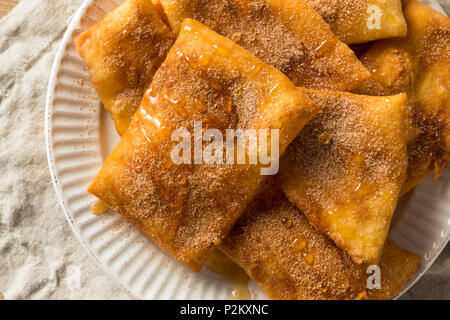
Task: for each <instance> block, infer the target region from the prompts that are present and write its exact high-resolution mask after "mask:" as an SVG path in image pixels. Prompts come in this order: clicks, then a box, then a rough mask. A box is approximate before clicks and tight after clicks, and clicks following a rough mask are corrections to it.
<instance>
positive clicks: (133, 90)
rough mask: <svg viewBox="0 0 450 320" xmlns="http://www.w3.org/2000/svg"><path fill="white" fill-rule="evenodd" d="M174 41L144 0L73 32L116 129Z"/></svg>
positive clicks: (126, 119) (122, 127) (126, 120)
mask: <svg viewBox="0 0 450 320" xmlns="http://www.w3.org/2000/svg"><path fill="white" fill-rule="evenodd" d="M174 41H175V35H174V34H173V33H172V32H171V31H170V30H169V28H168V27H167V26H166V25H165V24H164V22H163V21H162V19H161V18H160V15H159V14H158V11H157V9H156V8H155V7H154V5H153V4H152V2H151V1H146V0H127V1H125V2H124V3H123V4H122V5H121V6H119V7H117V8H116V9H115V10H113V11H112V12H110V13H109V14H107V15H106V16H105V18H104V19H103V20H102V21H100V22H99V23H97V24H96V25H94V26H92V27H91V28H89V29H88V30H86V31H85V32H83V33H82V34H81V35H80V36H79V37H78V38H77V40H76V48H77V51H78V53H79V54H80V56H81V57H82V58H83V59H84V61H85V62H86V64H87V65H88V68H89V72H90V75H91V79H92V83H93V85H94V88H95V89H96V91H97V93H98V96H99V98H100V100H101V101H102V102H103V105H104V106H105V108H106V110H108V111H109V113H111V115H112V117H113V119H114V122H115V125H116V129H117V132H118V133H119V134H120V135H122V134H123V133H124V132H125V131H126V129H127V128H128V125H129V124H130V122H131V118H132V117H133V115H134V112H135V111H136V109H137V108H138V107H139V104H140V102H141V100H142V97H143V95H144V91H145V90H146V88H148V86H149V85H150V84H151V82H152V79H153V76H154V74H155V72H156V70H157V69H158V68H159V66H160V65H161V63H162V62H163V61H164V59H165V58H166V55H167V53H168V52H169V49H170V47H171V46H172V44H173V43H174Z"/></svg>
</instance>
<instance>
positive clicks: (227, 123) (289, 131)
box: [88, 19, 318, 271]
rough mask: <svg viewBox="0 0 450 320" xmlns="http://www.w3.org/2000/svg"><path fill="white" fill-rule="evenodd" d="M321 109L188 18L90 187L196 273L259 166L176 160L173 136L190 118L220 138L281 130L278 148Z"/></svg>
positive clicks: (252, 186)
mask: <svg viewBox="0 0 450 320" xmlns="http://www.w3.org/2000/svg"><path fill="white" fill-rule="evenodd" d="M317 111H318V107H317V106H316V105H314V104H313V103H312V102H311V101H310V100H309V99H308V98H307V97H306V96H305V95H304V94H303V93H302V92H300V91H299V90H298V89H297V88H296V87H295V86H294V85H293V84H292V83H291V82H290V81H289V79H288V78H286V77H285V76H284V75H283V74H282V73H281V72H279V71H277V70H276V69H274V68H272V67H270V66H268V65H266V64H265V63H263V62H262V61H261V60H259V59H257V58H256V57H254V56H252V55H251V54H250V53H248V52H247V51H245V50H244V49H242V48H241V47H239V46H237V45H236V44H234V43H233V42H232V41H230V40H228V39H226V38H224V37H221V36H219V35H218V34H216V33H214V32H213V31H211V30H210V29H208V28H206V27H205V26H203V25H202V24H200V23H199V22H196V21H194V20H190V19H187V20H186V21H185V23H184V25H183V28H182V31H181V32H180V35H179V38H178V39H177V41H176V43H175V44H174V46H173V48H172V49H171V50H170V52H169V55H168V57H167V59H166V60H165V62H164V63H163V64H162V66H161V68H160V69H159V71H158V72H157V73H156V75H155V77H154V81H153V83H152V85H151V87H150V89H149V90H148V91H147V92H146V93H145V95H144V98H143V101H142V104H141V107H140V108H139V109H138V111H137V112H136V115H135V117H134V119H133V121H132V123H131V125H130V127H129V129H128V131H127V132H126V133H125V135H124V136H123V137H122V140H121V141H120V143H119V145H118V146H117V147H116V148H115V149H114V151H113V152H112V154H111V155H110V156H109V158H108V159H107V160H106V162H105V164H104V166H103V168H102V170H101V171H100V173H99V174H98V175H97V177H96V178H95V179H94V181H93V182H92V184H91V186H90V187H89V190H88V191H89V192H91V193H92V194H94V195H96V196H97V197H98V198H100V199H101V200H103V201H104V202H106V203H107V204H108V205H109V206H110V207H111V208H113V209H115V210H117V211H118V212H119V213H121V214H122V215H123V216H125V217H126V218H128V219H129V220H131V221H132V222H133V223H135V224H136V225H137V226H138V227H139V228H140V229H141V230H142V231H143V232H144V233H145V234H146V235H148V236H149V237H151V238H152V239H153V240H155V242H156V243H157V244H158V245H159V246H161V247H162V248H163V249H165V250H166V251H168V252H169V253H171V254H172V255H173V256H174V257H175V258H177V259H178V260H179V261H181V262H182V263H185V264H186V265H188V266H189V267H191V268H192V269H194V270H197V271H198V270H199V269H200V268H201V265H202V263H203V262H204V260H205V259H206V257H207V256H208V255H209V254H210V252H211V250H212V249H213V248H214V247H215V246H217V245H218V244H220V243H221V241H222V240H223V238H224V237H225V236H226V235H227V234H228V232H229V231H230V229H231V227H232V226H233V224H234V223H235V222H236V220H237V219H238V218H239V217H240V216H241V215H242V213H243V211H244V209H245V207H246V206H247V204H248V203H249V201H250V200H251V199H252V198H253V197H254V196H255V194H256V193H257V192H258V190H259V188H260V185H261V183H262V182H263V180H264V177H263V176H261V172H260V168H261V167H262V165H260V164H257V165H251V164H246V165H223V164H192V165H189V164H181V165H175V164H174V163H173V161H172V159H171V156H170V154H171V151H172V150H173V148H174V146H175V145H177V144H178V141H177V142H172V141H171V135H172V132H173V131H174V130H176V129H180V128H182V127H184V128H186V129H187V130H188V131H189V132H191V133H192V131H193V130H191V129H192V127H193V122H194V120H196V121H202V123H203V130H204V131H205V130H207V129H212V128H213V129H219V130H220V131H221V133H222V134H223V136H225V130H226V129H238V128H239V129H267V128H269V129H280V134H279V135H280V141H279V146H280V153H283V151H284V150H285V148H286V147H287V145H288V144H289V143H290V142H291V141H292V139H293V138H294V137H295V136H296V135H297V134H298V132H299V131H300V130H301V128H302V127H303V126H304V124H305V123H306V122H307V121H308V120H309V119H310V118H311V117H312V116H313V115H314V114H315V113H317ZM269 138H270V136H269ZM192 148H193V147H192ZM268 148H270V143H269V144H268ZM266 151H268V152H269V151H270V150H266ZM269 153H270V152H269ZM224 155H225V152H224ZM247 155H249V154H248V153H247ZM247 163H248V162H247Z"/></svg>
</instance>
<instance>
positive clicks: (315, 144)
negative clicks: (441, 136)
mask: <svg viewBox="0 0 450 320" xmlns="http://www.w3.org/2000/svg"><path fill="white" fill-rule="evenodd" d="M306 93H307V95H308V96H309V97H310V98H311V99H312V100H313V101H314V102H316V104H317V105H319V106H320V107H321V108H322V112H321V113H320V114H318V115H317V116H316V117H314V118H313V119H312V120H311V121H310V122H309V123H308V124H307V126H306V127H305V128H304V129H303V130H302V132H301V133H300V135H299V136H298V137H297V138H296V139H295V140H294V142H292V144H291V145H290V146H289V147H288V149H287V151H286V154H285V156H284V157H283V158H282V160H281V166H280V174H279V181H280V184H281V186H282V188H283V190H284V192H285V193H286V194H287V196H288V198H289V200H291V201H292V202H293V203H295V204H296V205H297V207H298V208H299V209H300V210H301V211H302V212H303V213H304V214H305V216H306V217H307V219H308V220H309V221H310V223H311V224H313V225H314V226H315V227H316V228H317V229H318V230H319V231H321V232H323V233H325V234H327V235H328V236H329V237H330V238H331V239H333V241H334V242H335V243H336V244H337V245H338V246H339V247H341V248H342V249H344V250H345V251H346V252H348V254H349V255H350V256H351V257H352V258H353V260H354V261H355V262H357V263H362V262H367V263H377V262H378V260H379V258H380V255H381V251H382V249H383V245H384V241H385V239H386V236H387V233H388V230H389V225H390V222H391V217H392V214H393V212H394V210H395V208H396V204H397V200H398V197H399V192H400V189H401V187H402V185H403V183H404V181H405V178H406V166H407V156H406V144H405V139H404V126H403V117H404V108H405V105H406V96H405V95H404V94H402V95H397V96H390V97H369V96H359V95H355V94H350V93H339V92H325V91H313V90H306Z"/></svg>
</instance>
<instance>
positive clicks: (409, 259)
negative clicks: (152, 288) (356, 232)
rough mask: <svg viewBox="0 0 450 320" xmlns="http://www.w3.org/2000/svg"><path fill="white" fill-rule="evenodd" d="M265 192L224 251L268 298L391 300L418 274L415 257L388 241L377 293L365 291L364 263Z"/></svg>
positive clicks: (275, 195) (280, 199)
mask: <svg viewBox="0 0 450 320" xmlns="http://www.w3.org/2000/svg"><path fill="white" fill-rule="evenodd" d="M266 192H268V193H262V194H260V195H259V198H257V199H256V200H255V201H254V202H253V204H252V205H251V206H250V207H249V209H248V210H247V213H246V215H245V216H244V217H243V218H242V219H241V220H239V222H238V223H237V224H236V226H235V227H234V228H233V230H232V232H231V233H230V235H229V236H228V237H227V238H226V240H225V241H224V244H223V245H222V250H224V252H225V253H226V254H227V255H228V256H229V257H230V258H231V259H233V260H234V261H235V262H236V263H237V264H239V265H240V266H241V267H242V268H243V269H244V270H245V271H246V272H247V273H248V274H249V275H250V277H251V278H252V279H253V280H254V281H255V282H257V283H258V284H259V285H261V286H262V287H263V289H264V290H265V292H266V293H267V294H268V295H269V297H270V298H272V299H282V300H296V299H312V300H323V299H339V300H342V299H367V298H369V299H389V298H392V297H394V296H395V295H396V294H397V293H398V291H399V290H400V289H401V288H402V287H403V285H404V284H405V283H406V282H407V281H408V280H409V279H410V278H411V277H412V275H413V274H414V272H415V271H416V270H417V263H418V260H419V257H418V256H416V255H414V254H412V253H410V252H408V251H406V250H403V249H401V248H400V247H398V246H397V245H395V244H394V243H393V241H391V240H388V241H387V242H386V248H385V250H384V254H383V256H382V259H381V262H380V268H381V289H379V290H367V288H366V281H367V278H368V277H369V275H370V274H368V273H367V267H368V266H367V265H358V264H356V263H354V262H353V261H352V260H351V259H350V257H349V256H348V255H347V254H346V253H345V252H344V251H342V250H341V249H339V248H338V247H336V245H335V244H334V243H333V242H332V241H331V240H330V239H329V238H327V237H326V236H324V235H323V234H322V233H320V232H318V231H317V230H316V229H315V228H314V227H313V226H311V225H310V224H309V223H308V221H307V219H306V218H305V217H304V215H303V214H302V213H301V212H300V211H298V209H297V208H296V207H295V206H294V205H293V204H291V203H290V202H289V201H287V200H286V199H285V198H284V196H283V195H282V194H281V195H280V191H277V190H276V189H275V190H272V191H270V188H269V189H266ZM268 198H269V199H270V200H269V201H267V199H268ZM261 203H262V204H261ZM258 204H259V205H258Z"/></svg>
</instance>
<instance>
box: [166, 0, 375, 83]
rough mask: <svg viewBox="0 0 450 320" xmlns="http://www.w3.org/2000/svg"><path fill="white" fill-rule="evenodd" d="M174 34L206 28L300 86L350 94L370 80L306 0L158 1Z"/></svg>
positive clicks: (350, 52)
mask: <svg viewBox="0 0 450 320" xmlns="http://www.w3.org/2000/svg"><path fill="white" fill-rule="evenodd" d="M160 2H161V4H162V6H163V8H164V11H165V13H166V15H167V18H168V21H169V22H170V25H171V27H172V29H173V30H174V31H175V32H177V31H178V30H180V25H181V23H182V22H183V19H185V18H192V19H195V20H197V21H199V22H202V23H204V24H205V25H207V26H208V27H209V28H211V29H213V30H214V31H216V32H217V33H219V34H221V35H223V36H225V37H228V38H229V39H232V40H233V41H235V42H236V43H237V44H239V45H240V46H242V47H244V48H245V49H247V50H248V51H250V52H251V53H252V54H254V55H255V56H257V57H258V58H260V59H262V60H263V61H264V62H266V63H268V64H270V65H272V66H274V67H275V68H277V69H278V70H280V71H282V72H283V73H284V74H286V75H287V76H288V77H289V78H290V79H291V80H292V82H294V84H295V85H297V86H302V87H306V88H314V89H329V90H339V91H349V90H351V89H352V88H354V87H355V86H356V85H358V84H359V83H361V82H362V81H364V80H365V79H367V77H368V75H369V73H368V72H367V70H365V69H364V68H363V67H362V66H361V64H360V62H359V61H358V59H357V58H356V56H355V55H354V53H353V52H352V51H351V50H350V49H349V48H348V47H347V46H346V45H345V44H344V43H342V42H341V41H340V40H339V39H338V38H337V37H336V36H335V35H334V34H333V32H332V31H331V29H330V27H329V26H328V25H327V24H326V22H325V21H324V20H323V19H322V18H321V17H320V16H319V15H318V14H317V13H316V12H315V11H314V10H313V9H312V8H311V7H310V6H309V5H308V4H306V3H305V2H304V1H303V0H208V1H205V0H160Z"/></svg>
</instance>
